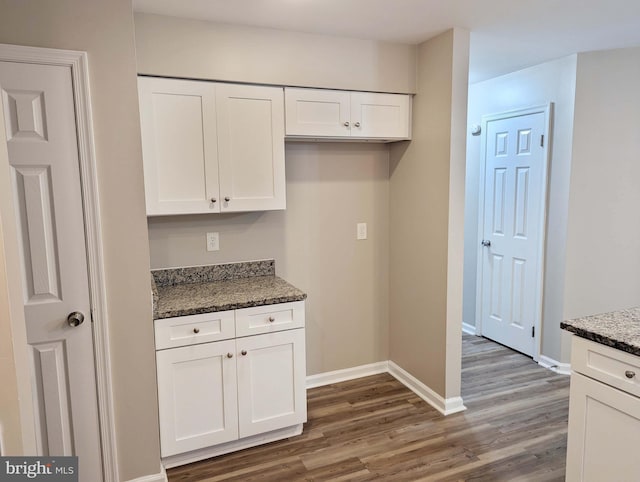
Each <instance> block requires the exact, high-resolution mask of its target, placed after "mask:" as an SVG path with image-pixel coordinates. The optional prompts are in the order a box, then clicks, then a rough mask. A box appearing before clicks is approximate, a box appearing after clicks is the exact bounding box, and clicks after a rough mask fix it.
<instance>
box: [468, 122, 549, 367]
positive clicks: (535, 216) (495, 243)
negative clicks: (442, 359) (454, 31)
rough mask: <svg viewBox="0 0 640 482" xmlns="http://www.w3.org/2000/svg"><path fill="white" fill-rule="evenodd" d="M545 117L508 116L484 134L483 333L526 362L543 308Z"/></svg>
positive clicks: (481, 299)
mask: <svg viewBox="0 0 640 482" xmlns="http://www.w3.org/2000/svg"><path fill="white" fill-rule="evenodd" d="M496 117H497V116H496ZM546 117H547V116H546V112H545V111H540V112H534V113H529V114H522V115H509V116H505V117H503V118H493V119H490V120H487V122H486V128H485V135H486V137H485V149H486V150H485V156H486V158H485V159H486V163H485V173H484V183H485V184H484V217H483V221H482V229H481V236H482V239H481V249H482V254H481V256H482V261H481V262H482V271H481V272H482V274H481V287H480V289H481V294H480V303H481V309H480V313H481V326H482V335H483V336H486V337H487V338H490V339H492V340H495V341H497V342H499V343H502V344H503V345H506V346H509V347H511V348H513V349H515V350H518V351H520V352H522V353H525V354H527V355H530V356H534V355H535V333H534V327H535V326H536V322H537V319H538V317H539V316H540V315H539V314H540V303H541V295H540V290H541V280H542V273H541V268H542V263H541V260H542V243H543V241H544V223H543V219H544V213H545V196H546V194H545V193H546V188H545V186H546V159H547V156H546V153H545V152H546V147H545V144H546V142H547V141H546V140H545V139H544V138H543V136H544V134H545V132H546V125H547V122H546Z"/></svg>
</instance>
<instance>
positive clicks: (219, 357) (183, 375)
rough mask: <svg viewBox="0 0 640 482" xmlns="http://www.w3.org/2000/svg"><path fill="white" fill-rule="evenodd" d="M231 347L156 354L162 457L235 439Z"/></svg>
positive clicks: (208, 346)
mask: <svg viewBox="0 0 640 482" xmlns="http://www.w3.org/2000/svg"><path fill="white" fill-rule="evenodd" d="M235 345H236V343H235V340H227V341H218V342H214V343H205V344H203V345H193V346H184V347H181V348H172V349H169V350H161V351H159V352H157V354H156V360H157V363H158V367H157V370H158V406H159V413H160V446H161V455H162V456H163V457H166V456H168V455H175V454H179V453H183V452H189V451H191V450H196V449H199V448H202V447H207V446H209V445H216V444H219V443H223V442H229V441H231V440H236V439H237V438H238V402H237V381H236V359H235V357H234V356H233V354H234V353H235V352H236V347H235ZM228 355H231V357H229V356H228Z"/></svg>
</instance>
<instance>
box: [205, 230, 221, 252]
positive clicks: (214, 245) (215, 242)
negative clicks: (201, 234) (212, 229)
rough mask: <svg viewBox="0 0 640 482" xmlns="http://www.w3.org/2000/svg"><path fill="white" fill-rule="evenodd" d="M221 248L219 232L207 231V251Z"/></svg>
mask: <svg viewBox="0 0 640 482" xmlns="http://www.w3.org/2000/svg"><path fill="white" fill-rule="evenodd" d="M219 250H220V237H219V235H218V233H207V251H219Z"/></svg>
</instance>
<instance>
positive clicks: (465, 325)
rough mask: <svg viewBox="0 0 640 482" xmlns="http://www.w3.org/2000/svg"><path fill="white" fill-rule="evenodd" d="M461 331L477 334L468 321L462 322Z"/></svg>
mask: <svg viewBox="0 0 640 482" xmlns="http://www.w3.org/2000/svg"><path fill="white" fill-rule="evenodd" d="M462 332H463V333H466V334H468V335H477V333H476V327H475V326H474V325H470V324H469V323H465V322H464V321H463V322H462Z"/></svg>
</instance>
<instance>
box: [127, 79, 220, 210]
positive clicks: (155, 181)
mask: <svg viewBox="0 0 640 482" xmlns="http://www.w3.org/2000/svg"><path fill="white" fill-rule="evenodd" d="M138 90H139V96H140V119H141V129H142V151H143V161H144V181H145V193H146V202H147V215H150V216H153V215H163V214H186V213H210V212H220V207H219V206H220V202H218V198H219V194H218V149H217V145H216V115H215V112H216V109H215V84H212V83H210V82H197V81H189V80H175V79H159V78H152V77H140V78H139V79H138Z"/></svg>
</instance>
